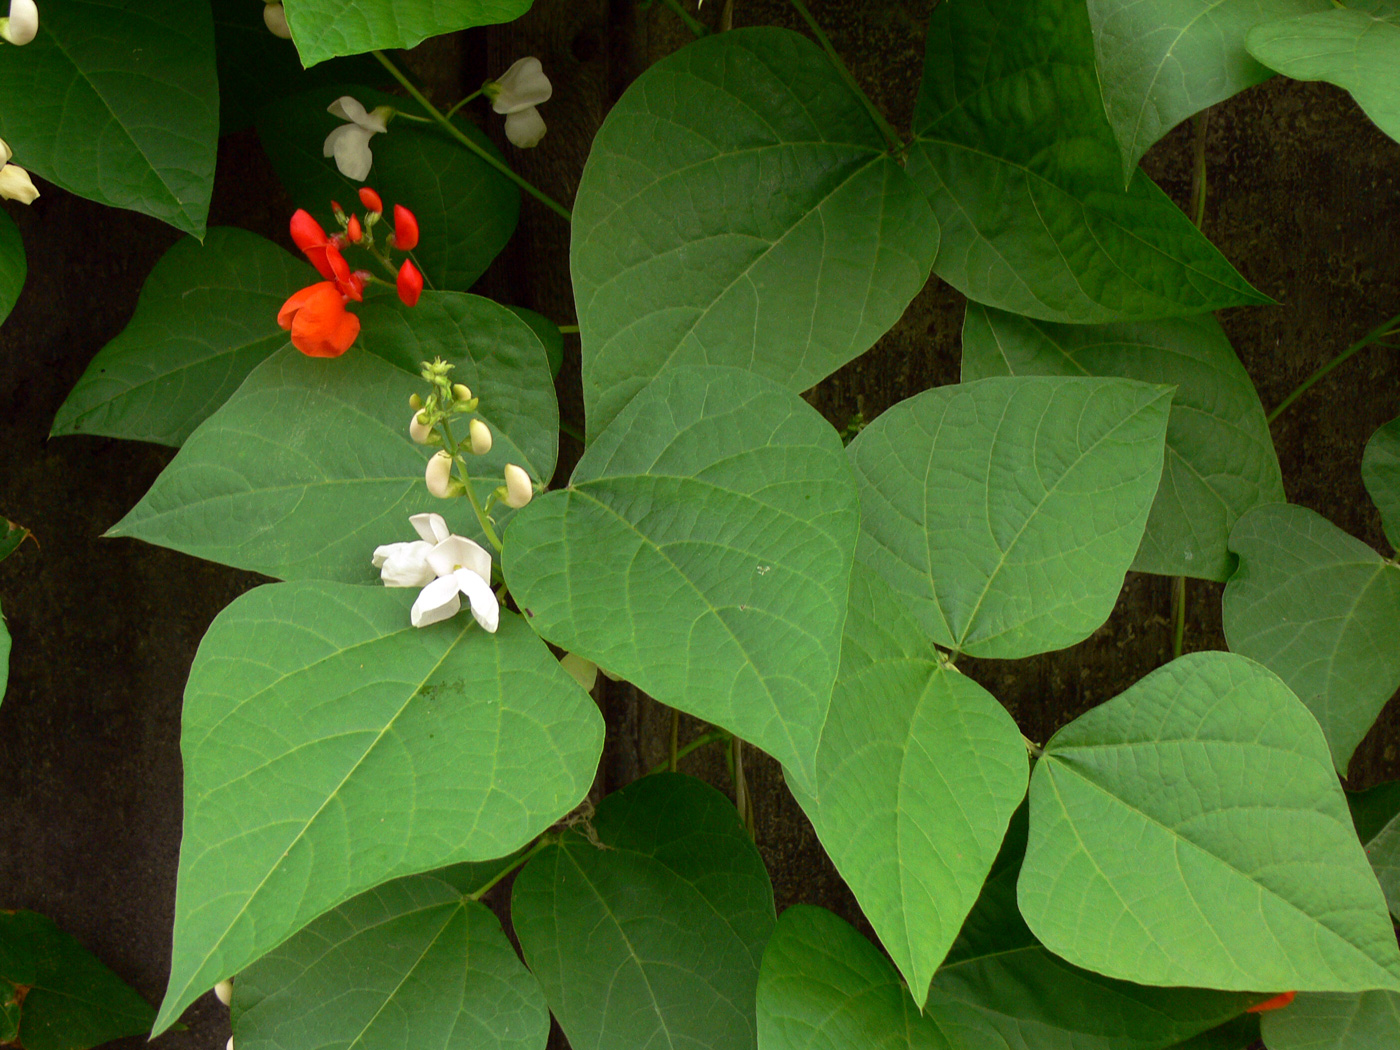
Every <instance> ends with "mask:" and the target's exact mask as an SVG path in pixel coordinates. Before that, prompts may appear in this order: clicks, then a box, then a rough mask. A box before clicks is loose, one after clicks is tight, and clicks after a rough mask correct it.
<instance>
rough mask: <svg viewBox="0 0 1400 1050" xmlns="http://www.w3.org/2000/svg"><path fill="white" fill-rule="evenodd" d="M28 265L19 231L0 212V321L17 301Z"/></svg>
mask: <svg viewBox="0 0 1400 1050" xmlns="http://www.w3.org/2000/svg"><path fill="white" fill-rule="evenodd" d="M28 273H29V265H28V263H27V262H26V261H25V258H24V241H22V240H21V239H20V236H19V230H18V229H16V228H15V224H14V220H12V219H11V218H10V217H9V216H8V215H6V214H5V213H4V212H0V321H4V320H5V318H7V317H9V316H10V311H11V310H13V309H14V308H15V303H17V302H18V301H19V293H20V290H21V289H23V288H24V278H25V277H26V276H27V275H28Z"/></svg>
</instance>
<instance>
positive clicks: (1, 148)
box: [0, 139, 14, 167]
mask: <svg viewBox="0 0 1400 1050" xmlns="http://www.w3.org/2000/svg"><path fill="white" fill-rule="evenodd" d="M13 156H14V154H13V153H12V152H10V144H9V143H8V142H6V141H5V140H4V139H0V167H4V166H5V165H6V164H8V163H10V158H11V157H13Z"/></svg>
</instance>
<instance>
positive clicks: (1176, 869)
mask: <svg viewBox="0 0 1400 1050" xmlns="http://www.w3.org/2000/svg"><path fill="white" fill-rule="evenodd" d="M1030 805H1031V810H1030V843H1029V845H1028V847H1027V849H1026V859H1025V864H1024V866H1023V868H1022V870H1021V878H1020V882H1019V884H1018V899H1019V903H1020V907H1021V913H1022V914H1023V915H1024V916H1025V920H1026V922H1027V923H1028V924H1029V926H1030V928H1031V930H1032V931H1033V932H1034V933H1035V935H1036V936H1037V937H1039V938H1040V940H1041V941H1042V942H1043V943H1044V944H1045V946H1046V947H1048V948H1049V949H1050V950H1051V951H1053V952H1055V953H1056V954H1057V955H1060V956H1061V957H1063V958H1065V959H1067V960H1068V961H1070V962H1072V963H1074V964H1076V965H1078V966H1082V967H1085V968H1086V969H1092V970H1096V971H1098V972H1099V973H1103V974H1107V975H1108V976H1111V977H1118V978H1120V979H1122V980H1129V981H1136V982H1139V983H1142V984H1164V985H1177V984H1198V985H1206V986H1209V987H1212V988H1221V989H1234V990H1239V991H1256V992H1259V991H1262V992H1270V993H1272V992H1276V991H1279V990H1282V989H1299V990H1302V991H1360V990H1365V989H1372V988H1389V989H1400V951H1397V949H1396V945H1395V933H1394V930H1393V929H1392V928H1391V925H1390V921H1389V916H1388V915H1387V914H1386V912H1385V901H1384V900H1383V899H1382V897H1381V893H1380V887H1378V886H1377V885H1376V880H1375V876H1374V875H1372V873H1371V869H1370V867H1369V866H1368V865H1367V863H1366V856H1365V854H1364V853H1363V852H1362V851H1361V847H1360V845H1359V844H1358V843H1357V840H1356V833H1355V830H1354V829H1353V827H1352V824H1351V818H1350V816H1349V815H1348V813H1347V810H1346V803H1345V801H1344V800H1343V797H1342V793H1341V788H1340V786H1339V785H1338V783H1337V779H1336V776H1335V774H1334V772H1333V770H1332V765H1331V762H1330V761H1329V759H1328V754H1327V747H1326V742H1325V741H1324V740H1323V738H1322V734H1321V733H1320V732H1319V731H1318V728H1317V723H1316V722H1315V721H1314V720H1313V718H1312V716H1311V715H1309V714H1308V711H1307V709H1306V708H1304V707H1303V706H1302V705H1301V704H1300V703H1299V702H1298V701H1297V699H1296V698H1295V697H1294V696H1293V694H1292V693H1290V692H1289V691H1288V689H1287V687H1286V686H1285V685H1284V684H1283V683H1282V682H1281V681H1279V679H1278V678H1276V677H1275V676H1274V675H1273V674H1271V673H1270V672H1269V671H1267V670H1265V669H1264V668H1262V667H1260V666H1259V665H1258V664H1256V663H1254V662H1253V661H1251V660H1246V659H1244V658H1243V657H1240V656H1235V655H1233V654H1230V653H1219V652H1213V653H1197V654H1193V655H1191V656H1185V657H1182V658H1180V659H1178V660H1175V661H1173V662H1172V663H1170V664H1168V665H1166V666H1165V667H1162V668H1159V669H1158V670H1156V671H1154V672H1152V673H1151V674H1150V675H1148V676H1147V677H1146V678H1144V679H1142V680H1141V681H1140V682H1138V683H1137V684H1136V685H1134V686H1132V687H1131V688H1130V689H1128V690H1127V691H1126V692H1124V693H1122V694H1121V695H1119V696H1118V697H1116V698H1114V699H1113V700H1110V701H1108V702H1107V703H1105V704H1101V705H1100V706H1099V707H1096V708H1094V709H1093V710H1091V711H1089V712H1088V713H1087V714H1085V715H1082V716H1080V717H1079V718H1078V719H1076V720H1075V721H1074V722H1072V723H1070V724H1069V725H1068V726H1066V727H1065V728H1064V729H1061V730H1060V731H1059V732H1058V733H1056V734H1055V736H1054V737H1053V738H1051V740H1050V742H1049V743H1048V744H1046V746H1045V754H1044V756H1043V757H1042V758H1041V759H1040V761H1039V762H1037V763H1036V767H1035V771H1034V773H1033V774H1032V775H1031V790H1030ZM1322 872H1325V873H1326V874H1325V877H1320V875H1319V873H1322Z"/></svg>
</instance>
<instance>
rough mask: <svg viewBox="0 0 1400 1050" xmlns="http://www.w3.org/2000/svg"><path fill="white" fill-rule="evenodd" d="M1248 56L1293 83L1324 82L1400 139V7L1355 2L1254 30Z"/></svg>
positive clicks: (1384, 1)
mask: <svg viewBox="0 0 1400 1050" xmlns="http://www.w3.org/2000/svg"><path fill="white" fill-rule="evenodd" d="M1245 43H1246V46H1248V48H1249V53H1250V54H1251V55H1253V56H1254V57H1255V58H1256V59H1258V60H1259V61H1260V62H1262V63H1264V65H1266V66H1269V67H1270V68H1272V69H1276V70H1278V72H1280V73H1282V74H1283V75H1284V76H1287V77H1292V78H1293V79H1294V80H1325V81H1327V82H1328V83H1329V84H1336V85H1337V86H1338V87H1340V88H1345V89H1346V90H1347V91H1349V92H1351V97H1352V98H1354V99H1356V104H1357V105H1359V106H1360V107H1361V108H1362V109H1363V110H1365V111H1366V115H1367V116H1368V117H1370V118H1371V119H1372V120H1373V121H1375V122H1376V126H1377V127H1379V128H1380V129H1381V130H1382V131H1384V132H1385V133H1386V134H1387V135H1389V136H1390V137H1391V138H1393V139H1395V140H1397V141H1400V4H1397V3H1396V2H1395V0H1356V2H1354V3H1352V4H1349V5H1347V6H1340V5H1338V6H1334V7H1332V8H1330V9H1324V10H1321V11H1317V12H1315V13H1311V14H1305V15H1298V16H1297V17H1295V18H1278V19H1276V20H1273V21H1269V22H1265V23H1262V24H1260V25H1257V26H1255V27H1254V28H1253V29H1251V30H1250V32H1249V36H1248V37H1247V38H1246V40H1245Z"/></svg>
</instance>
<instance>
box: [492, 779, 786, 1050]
mask: <svg viewBox="0 0 1400 1050" xmlns="http://www.w3.org/2000/svg"><path fill="white" fill-rule="evenodd" d="M591 830H592V834H581V833H579V832H577V831H568V832H565V833H564V834H563V835H562V836H560V839H559V842H558V843H557V844H556V845H553V846H549V847H547V848H546V849H544V850H543V851H542V852H541V853H539V854H538V855H537V856H536V857H535V858H534V859H532V860H531V861H530V863H529V864H528V865H526V867H525V869H524V870H523V871H522V872H521V873H520V875H519V877H518V878H517V879H516V880H515V886H514V888H513V889H512V894H511V919H512V921H513V923H514V925H515V932H516V935H517V936H518V937H519V938H520V947H521V950H522V951H523V952H524V954H525V961H526V962H527V963H528V964H529V966H530V969H531V971H532V972H533V973H534V974H535V976H536V977H537V978H539V982H540V984H541V985H542V986H543V987H544V993H545V998H547V999H548V1000H549V1004H550V1007H551V1008H552V1009H553V1010H554V1016H555V1017H557V1018H558V1019H559V1025H560V1027H561V1028H563V1029H564V1034H565V1035H567V1036H568V1037H569V1045H570V1046H572V1047H574V1050H610V1048H613V1047H644V1046H673V1047H680V1046H691V1047H697V1048H698V1047H706V1048H708V1050H751V1048H752V1047H753V1045H754V994H755V986H756V985H757V982H758V964H759V959H760V957H761V956H762V954H763V946H764V945H765V944H766V943H767V942H768V937H769V934H770V933H771V932H772V930H773V921H774V916H773V889H772V886H771V885H770V884H769V882H768V872H767V871H766V870H764V867H763V860H762V858H760V857H759V855H758V849H757V848H756V847H755V846H754V844H753V839H751V838H750V837H749V834H748V832H747V831H745V830H744V826H743V825H742V824H741V823H740V822H739V817H738V814H737V812H736V811H735V809H734V806H733V804H732V803H730V802H729V800H728V799H726V798H725V797H724V796H723V795H721V794H720V793H719V792H717V791H716V790H715V789H714V788H712V787H709V786H708V785H706V784H704V783H703V782H701V781H699V780H695V779H693V778H691V777H685V776H680V775H677V774H668V773H663V774H659V775H657V776H651V777H644V778H643V779H641V780H639V781H637V782H635V783H633V784H631V785H629V786H628V787H626V788H624V789H623V790H622V791H620V792H617V793H616V794H613V795H610V796H608V797H607V798H606V799H604V800H603V802H602V804H601V805H600V806H599V807H598V813H597V815H596V816H595V817H594V818H593V821H592V829H591Z"/></svg>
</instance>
